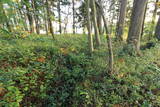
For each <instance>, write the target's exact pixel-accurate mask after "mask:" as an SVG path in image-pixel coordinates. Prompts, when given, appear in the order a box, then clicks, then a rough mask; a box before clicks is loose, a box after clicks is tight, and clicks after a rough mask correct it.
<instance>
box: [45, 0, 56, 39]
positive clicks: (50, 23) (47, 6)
mask: <svg viewBox="0 0 160 107" xmlns="http://www.w3.org/2000/svg"><path fill="white" fill-rule="evenodd" d="M46 8H47V20H48V29H49V32H50V33H51V35H52V37H53V39H55V37H54V31H53V25H52V20H51V11H50V5H49V1H48V0H46Z"/></svg>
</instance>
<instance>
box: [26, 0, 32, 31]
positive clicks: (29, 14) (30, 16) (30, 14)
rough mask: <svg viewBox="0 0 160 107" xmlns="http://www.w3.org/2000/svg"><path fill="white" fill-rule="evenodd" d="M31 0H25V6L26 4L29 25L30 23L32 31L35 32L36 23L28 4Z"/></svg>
mask: <svg viewBox="0 0 160 107" xmlns="http://www.w3.org/2000/svg"><path fill="white" fill-rule="evenodd" d="M28 4H29V1H28V0H25V6H26V11H27V17H28V21H29V25H30V33H34V25H33V17H32V13H31V11H30V9H29V8H30V7H29V6H28Z"/></svg>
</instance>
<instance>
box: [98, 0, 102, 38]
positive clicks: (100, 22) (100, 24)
mask: <svg viewBox="0 0 160 107" xmlns="http://www.w3.org/2000/svg"><path fill="white" fill-rule="evenodd" d="M98 1H99V3H100V4H102V0H98ZM100 13H101V12H100V9H99V8H97V24H98V28H99V34H100V35H102V34H103V24H102V20H103V19H102V15H101V14H100Z"/></svg>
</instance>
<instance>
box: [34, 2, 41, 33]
mask: <svg viewBox="0 0 160 107" xmlns="http://www.w3.org/2000/svg"><path fill="white" fill-rule="evenodd" d="M32 8H33V13H34V15H33V16H34V19H35V24H36V25H35V26H36V33H37V34H39V33H40V28H39V18H38V13H37V12H38V9H37V3H36V1H34V0H32Z"/></svg>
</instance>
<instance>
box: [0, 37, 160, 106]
mask: <svg viewBox="0 0 160 107" xmlns="http://www.w3.org/2000/svg"><path fill="white" fill-rule="evenodd" d="M63 38H64V37H63V36H61V37H60V36H59V37H57V40H56V41H52V39H51V38H49V37H41V36H34V37H33V36H31V37H27V38H25V39H10V40H9V41H8V40H6V39H3V40H2V39H1V40H0V106H2V107H3V106H4V107H19V106H22V107H23V106H27V107H29V106H31V107H72V106H73V107H86V106H87V107H108V106H109V107H123V106H131V107H132V106H141V107H149V106H155V107H158V106H160V103H159V102H160V90H159V89H160V80H159V77H160V60H159V59H158V57H159V56H160V51H159V50H160V49H159V47H160V45H159V44H158V43H157V44H156V45H155V47H152V48H151V49H147V50H144V51H142V53H141V54H142V55H141V56H139V57H136V56H134V55H133V56H131V55H128V54H126V53H127V52H124V51H122V50H123V45H121V46H120V45H117V44H115V45H114V54H115V68H114V69H115V71H114V73H113V74H112V76H111V75H107V73H106V72H107V71H106V67H107V63H106V62H107V56H108V55H107V54H108V53H107V52H106V48H105V47H101V49H100V50H99V51H97V50H96V51H95V52H94V54H93V56H92V57H90V56H88V55H87V53H88V51H87V48H86V46H87V43H86V39H85V38H86V37H84V36H80V35H74V36H71V35H67V37H65V39H63ZM66 38H67V39H66Z"/></svg>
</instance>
